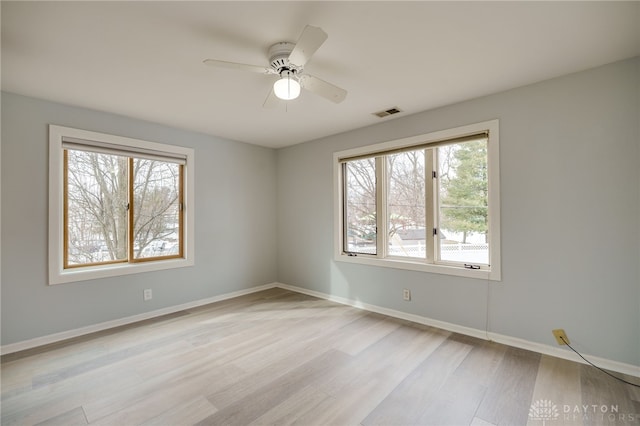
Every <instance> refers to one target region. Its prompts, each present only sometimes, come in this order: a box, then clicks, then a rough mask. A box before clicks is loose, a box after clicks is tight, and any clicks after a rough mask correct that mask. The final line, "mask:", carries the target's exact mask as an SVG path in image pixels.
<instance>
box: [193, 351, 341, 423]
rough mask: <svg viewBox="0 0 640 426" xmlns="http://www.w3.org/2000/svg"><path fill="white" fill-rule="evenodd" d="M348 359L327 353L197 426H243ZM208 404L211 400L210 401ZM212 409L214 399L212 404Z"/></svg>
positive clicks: (336, 352)
mask: <svg viewBox="0 0 640 426" xmlns="http://www.w3.org/2000/svg"><path fill="white" fill-rule="evenodd" d="M349 358H350V356H349V355H347V354H345V353H343V352H339V351H335V350H330V351H328V352H324V353H322V354H320V355H318V356H317V357H315V358H313V359H311V360H309V361H308V362H306V363H304V364H302V365H301V366H299V367H297V368H295V369H293V370H291V371H290V372H288V373H287V374H285V375H283V376H280V377H278V378H276V379H274V380H273V381H271V382H269V383H265V385H264V386H262V387H260V388H258V389H256V390H255V391H254V392H252V393H251V394H249V395H246V396H245V397H244V398H240V399H238V400H236V401H235V402H233V403H231V404H229V405H227V406H226V407H224V408H221V409H219V411H218V412H216V413H215V414H213V415H211V416H209V417H207V418H205V419H204V420H202V421H200V422H198V423H197V424H198V425H218V424H229V425H246V424H249V423H251V422H253V421H255V420H256V419H258V418H259V417H260V416H261V415H262V414H263V413H264V412H266V411H268V410H269V409H270V408H271V407H273V406H274V405H277V404H278V402H279V401H282V400H286V399H288V398H290V397H291V396H292V395H294V394H295V393H296V392H298V391H300V390H301V389H303V388H305V387H306V386H309V384H308V383H313V381H314V380H315V379H316V378H317V377H321V376H323V375H325V374H327V372H328V371H330V370H331V369H332V368H335V366H336V365H341V364H342V363H345V362H348V360H349ZM210 401H211V399H210ZM212 403H213V404H214V406H215V405H216V402H215V400H214V401H212Z"/></svg>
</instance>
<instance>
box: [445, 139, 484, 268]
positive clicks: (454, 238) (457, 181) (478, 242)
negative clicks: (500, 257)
mask: <svg viewBox="0 0 640 426" xmlns="http://www.w3.org/2000/svg"><path fill="white" fill-rule="evenodd" d="M437 155H438V168H439V179H438V182H439V220H440V226H439V230H440V232H439V235H438V244H439V247H440V260H444V261H453V262H463V263H469V264H484V265H486V264H488V263H489V244H488V238H487V236H488V232H489V228H488V221H487V212H488V209H487V206H488V204H487V201H488V199H487V194H488V185H487V143H486V141H477V142H468V143H460V144H456V145H450V146H443V147H439V148H438V154H437Z"/></svg>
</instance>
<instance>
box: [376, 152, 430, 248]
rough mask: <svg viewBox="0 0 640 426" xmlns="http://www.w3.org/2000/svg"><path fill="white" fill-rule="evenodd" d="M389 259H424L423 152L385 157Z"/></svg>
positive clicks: (425, 234)
mask: <svg viewBox="0 0 640 426" xmlns="http://www.w3.org/2000/svg"><path fill="white" fill-rule="evenodd" d="M386 163H387V226H388V230H389V248H388V250H389V251H388V254H389V256H403V257H419V258H423V259H424V258H425V257H426V245H425V243H426V236H427V233H426V227H425V226H426V218H425V178H424V175H425V167H424V165H425V150H424V149H422V150H418V151H408V152H403V153H399V154H392V155H388V156H387V157H386Z"/></svg>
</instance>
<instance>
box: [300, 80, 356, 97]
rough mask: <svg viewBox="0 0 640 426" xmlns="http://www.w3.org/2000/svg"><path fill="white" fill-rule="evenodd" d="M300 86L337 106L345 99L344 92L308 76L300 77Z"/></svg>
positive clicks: (345, 94) (345, 93) (345, 92)
mask: <svg viewBox="0 0 640 426" xmlns="http://www.w3.org/2000/svg"><path fill="white" fill-rule="evenodd" d="M300 86H302V88H303V89H306V90H308V91H310V92H313V93H315V94H316V95H320V96H322V97H323V98H325V99H328V100H330V101H331V102H335V103H337V104H339V103H340V102H342V101H344V98H346V97H347V91H346V90H344V89H341V88H340V87H338V86H334V85H333V84H331V83H327V82H326V81H324V80H321V79H319V78H318V77H314V76H312V75H309V74H303V75H301V76H300Z"/></svg>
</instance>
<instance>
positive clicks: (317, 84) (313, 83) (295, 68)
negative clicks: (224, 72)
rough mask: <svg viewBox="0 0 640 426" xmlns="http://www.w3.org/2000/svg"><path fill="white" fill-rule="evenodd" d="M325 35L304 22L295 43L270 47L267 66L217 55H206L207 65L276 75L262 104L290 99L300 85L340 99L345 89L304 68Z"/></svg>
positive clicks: (296, 95) (267, 105)
mask: <svg viewBox="0 0 640 426" xmlns="http://www.w3.org/2000/svg"><path fill="white" fill-rule="evenodd" d="M326 39H327V33H325V32H324V31H323V30H322V29H321V28H318V27H312V26H310V25H307V26H306V27H305V28H304V30H303V31H302V34H301V35H300V38H299V39H298V42H297V43H295V44H294V43H289V42H280V43H276V44H274V45H273V46H271V47H270V48H269V52H268V55H269V66H266V67H263V66H260V65H249V64H240V63H237V62H227V61H221V60H218V59H205V60H204V61H203V62H204V63H205V64H206V65H211V66H214V67H222V68H231V69H238V70H244V71H251V72H256V73H260V74H266V75H279V76H280V78H279V79H278V80H276V82H275V83H274V85H273V88H272V89H271V91H270V92H269V95H268V96H267V99H266V100H265V101H264V104H263V106H264V107H265V108H272V107H275V106H276V105H277V104H278V101H279V99H283V100H292V99H296V98H297V97H298V96H299V95H300V88H303V89H305V90H308V91H310V92H312V93H315V94H316V95H320V96H322V97H323V98H325V99H328V100H330V101H332V102H335V103H340V102H342V101H343V100H344V99H345V97H346V96H347V91H346V90H344V89H341V88H340V87H338V86H335V85H333V84H331V83H328V82H326V81H324V80H321V79H319V78H318V77H314V76H312V75H311V74H307V73H305V72H304V66H305V64H306V63H307V62H308V61H309V59H311V56H313V54H314V53H315V52H316V50H318V48H319V47H320V46H322V43H324V42H325V40H326Z"/></svg>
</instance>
